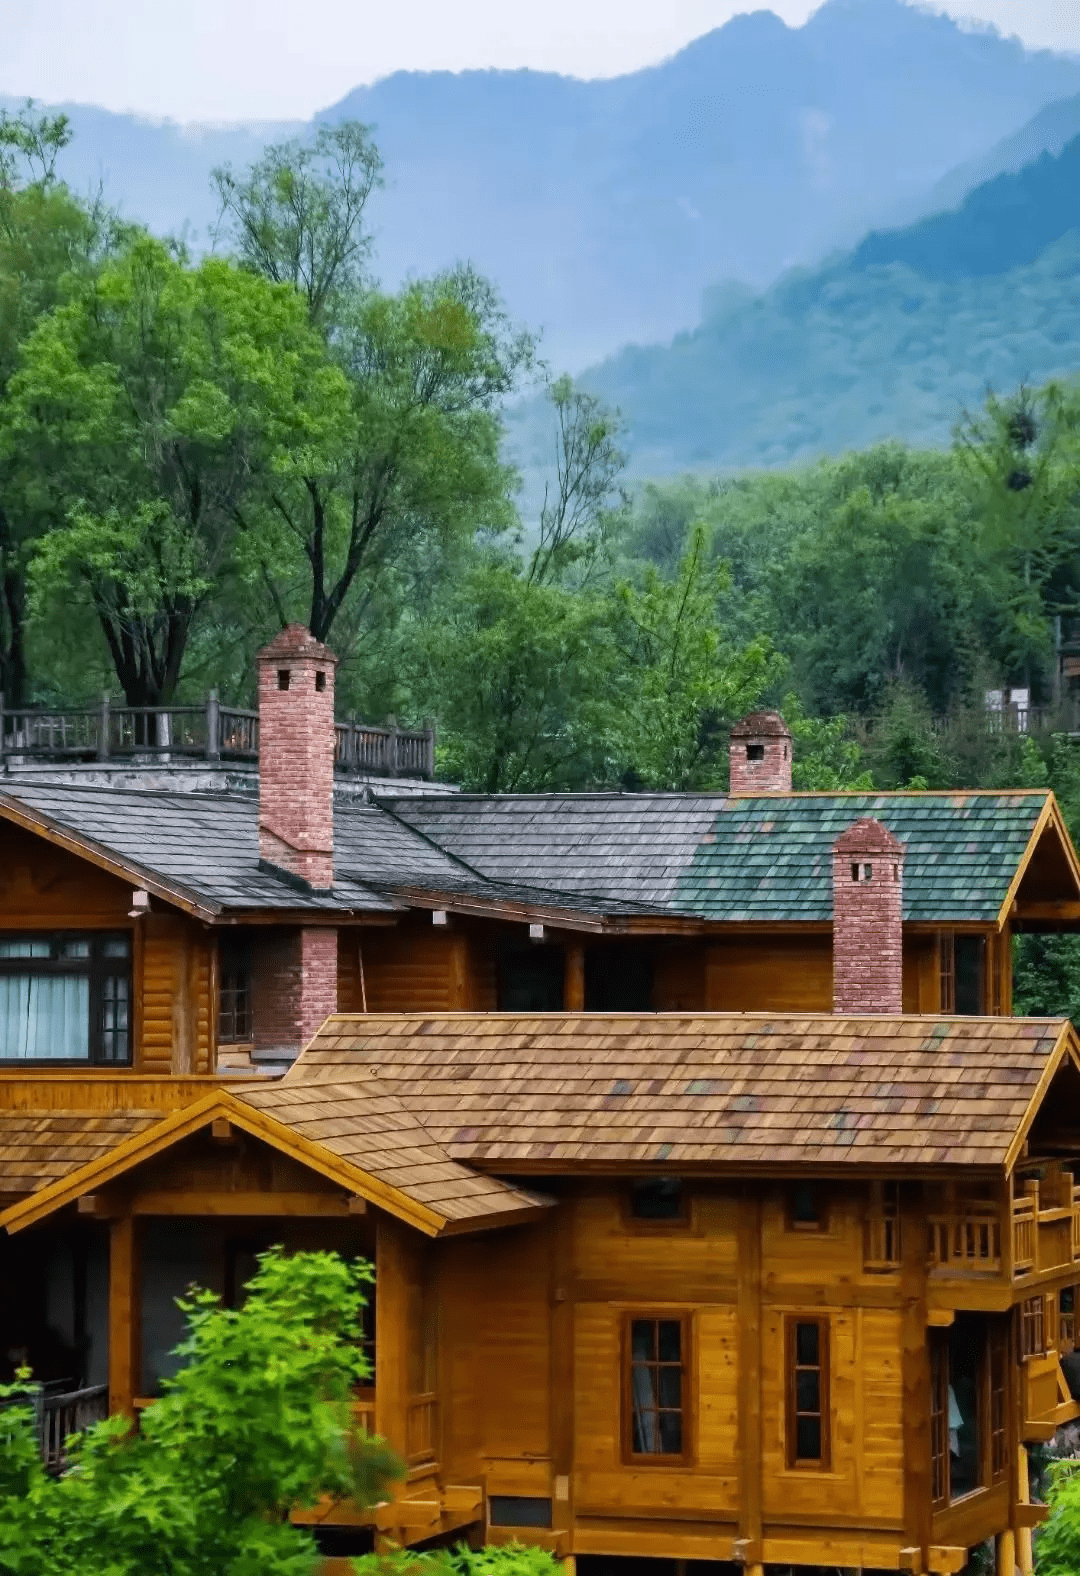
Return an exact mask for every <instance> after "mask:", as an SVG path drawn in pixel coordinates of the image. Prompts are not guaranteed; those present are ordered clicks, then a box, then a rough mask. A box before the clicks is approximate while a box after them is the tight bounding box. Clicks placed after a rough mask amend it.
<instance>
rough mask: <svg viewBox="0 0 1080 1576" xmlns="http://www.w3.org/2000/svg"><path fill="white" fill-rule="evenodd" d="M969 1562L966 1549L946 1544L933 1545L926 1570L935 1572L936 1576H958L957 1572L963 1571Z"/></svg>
mask: <svg viewBox="0 0 1080 1576" xmlns="http://www.w3.org/2000/svg"><path fill="white" fill-rule="evenodd" d="M967 1562H968V1551H967V1549H966V1548H959V1547H954V1546H953V1545H952V1544H946V1543H933V1544H931V1545H930V1554H929V1558H928V1560H927V1566H926V1568H927V1570H929V1571H932V1572H934V1573H935V1576H956V1572H957V1571H962V1570H963V1568H964V1566H965V1565H966V1564H967Z"/></svg>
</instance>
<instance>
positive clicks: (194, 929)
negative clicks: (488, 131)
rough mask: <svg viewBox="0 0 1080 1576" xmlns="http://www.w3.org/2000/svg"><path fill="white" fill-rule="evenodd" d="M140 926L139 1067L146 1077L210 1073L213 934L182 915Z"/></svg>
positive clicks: (150, 918)
mask: <svg viewBox="0 0 1080 1576" xmlns="http://www.w3.org/2000/svg"><path fill="white" fill-rule="evenodd" d="M140 926H141V930H142V934H141V937H140V942H141V946H140V952H141V960H140V961H141V968H139V969H138V971H137V974H136V980H135V991H136V994H137V997H138V999H139V1002H140V1018H141V1044H139V1045H137V1046H136V1067H137V1068H138V1070H139V1071H140V1072H148V1073H206V1072H212V1071H213V1070H214V1062H215V1031H216V1028H217V1024H216V1000H215V992H214V989H213V985H214V947H213V939H212V937H211V934H210V932H209V931H207V930H206V929H205V928H204V927H203V926H201V925H199V924H197V923H196V922H195V921H193V920H189V919H187V918H185V917H184V916H182V915H179V914H157V913H154V914H148V915H147V917H146V918H145V919H143V920H141V921H140Z"/></svg>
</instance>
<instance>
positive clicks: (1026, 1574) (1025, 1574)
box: [1016, 1445, 1035, 1576]
mask: <svg viewBox="0 0 1080 1576" xmlns="http://www.w3.org/2000/svg"><path fill="white" fill-rule="evenodd" d="M1016 1468H1017V1477H1018V1479H1019V1494H1018V1495H1017V1498H1018V1500H1019V1502H1020V1504H1021V1505H1029V1504H1030V1503H1031V1477H1030V1474H1029V1471H1028V1453H1027V1447H1026V1446H1025V1445H1017V1447H1016ZM1016 1563H1017V1564H1018V1565H1019V1567H1020V1576H1034V1571H1035V1559H1034V1552H1033V1550H1032V1546H1031V1528H1030V1527H1019V1528H1018V1529H1017V1533H1016Z"/></svg>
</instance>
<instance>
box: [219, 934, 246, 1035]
mask: <svg viewBox="0 0 1080 1576" xmlns="http://www.w3.org/2000/svg"><path fill="white" fill-rule="evenodd" d="M230 963H238V964H239V967H234V968H232V969H230V967H229V965H230ZM253 972H254V971H253V967H252V949H251V943H250V941H247V940H241V941H236V940H235V939H234V938H233V937H229V936H223V937H222V938H221V939H220V941H219V943H218V967H217V1043H218V1044H219V1045H246V1044H248V1043H250V1042H251V1041H252V1040H253V1039H254V1038H255V1014H254V999H253V991H252V985H253ZM234 975H236V976H238V977H243V984H242V986H240V987H237V988H230V987H228V986H227V985H226V983H225V982H226V979H227V978H231V977H233V976H234ZM227 993H229V994H231V995H233V997H234V998H235V997H237V996H239V995H241V994H243V995H244V996H245V997H246V1005H245V1006H244V1007H243V1008H242V1009H241V1008H240V1007H238V1005H237V1002H236V1000H235V999H234V1000H233V1002H232V1003H231V1005H230V1006H229V1008H226V1006H225V997H226V994H227ZM241 1014H242V1015H243V1019H244V1020H245V1021H246V1028H245V1029H244V1030H243V1031H242V1032H241V1031H239V1030H238V1028H237V1021H238V1019H240V1018H241Z"/></svg>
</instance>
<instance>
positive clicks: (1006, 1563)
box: [994, 1530, 1016, 1576]
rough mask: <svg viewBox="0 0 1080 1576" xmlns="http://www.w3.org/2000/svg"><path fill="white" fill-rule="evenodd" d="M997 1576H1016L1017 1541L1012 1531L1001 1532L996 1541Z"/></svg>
mask: <svg viewBox="0 0 1080 1576" xmlns="http://www.w3.org/2000/svg"><path fill="white" fill-rule="evenodd" d="M994 1553H995V1556H996V1565H997V1576H1016V1539H1015V1537H1014V1536H1013V1533H1012V1531H1011V1530H1010V1531H1008V1532H999V1533H998V1535H997V1537H996V1538H995V1539H994Z"/></svg>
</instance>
